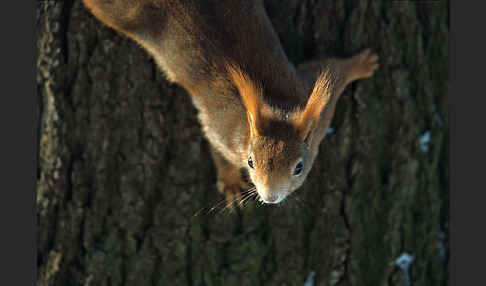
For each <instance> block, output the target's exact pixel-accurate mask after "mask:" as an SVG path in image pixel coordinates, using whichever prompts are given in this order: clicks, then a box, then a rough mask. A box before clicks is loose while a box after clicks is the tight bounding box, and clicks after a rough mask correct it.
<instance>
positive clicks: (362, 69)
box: [351, 49, 379, 79]
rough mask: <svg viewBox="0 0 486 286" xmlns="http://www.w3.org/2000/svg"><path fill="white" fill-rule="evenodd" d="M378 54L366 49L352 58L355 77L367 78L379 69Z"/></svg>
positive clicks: (353, 76) (352, 71)
mask: <svg viewBox="0 0 486 286" xmlns="http://www.w3.org/2000/svg"><path fill="white" fill-rule="evenodd" d="M378 67H379V64H378V55H377V54H375V53H371V50H370V49H366V50H364V51H362V52H361V53H359V54H358V55H356V56H354V57H353V58H352V59H351V74H352V78H353V79H360V78H367V77H370V76H372V75H373V73H374V72H375V71H376V70H377V69H378Z"/></svg>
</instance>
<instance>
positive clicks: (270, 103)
mask: <svg viewBox="0 0 486 286" xmlns="http://www.w3.org/2000/svg"><path fill="white" fill-rule="evenodd" d="M83 1H84V3H85V5H86V7H87V8H88V9H89V10H90V11H91V12H92V13H93V14H94V15H95V16H96V17H97V18H98V19H99V20H100V21H101V22H103V23H105V24H106V25H107V26H109V27H111V28H113V29H115V30H116V31H118V32H120V33H122V34H123V35H125V36H127V37H129V38H131V39H133V40H135V41H136V42H138V43H139V44H140V45H141V46H142V47H143V48H144V49H145V50H146V51H147V52H148V53H149V54H151V55H152V56H153V58H154V59H155V62H156V63H157V65H158V66H159V68H160V69H161V70H162V71H163V72H164V73H165V75H166V77H167V79H168V80H169V81H171V82H174V83H176V84H178V85H180V86H182V87H183V88H184V89H185V90H187V92H188V93H189V94H190V96H191V99H192V102H193V103H194V105H195V106H196V108H197V110H198V116H199V120H200V122H201V125H202V129H203V132H204V134H205V136H206V138H207V139H208V141H209V143H210V149H211V153H212V156H213V159H214V162H215V165H216V168H217V175H218V181H217V188H218V190H219V191H220V192H222V193H223V194H225V196H226V200H227V203H228V204H232V203H233V202H234V201H237V200H238V199H240V198H241V189H248V188H250V185H249V182H246V180H244V179H243V178H242V176H241V173H240V169H242V168H245V169H247V170H248V174H249V178H250V179H251V182H250V183H252V184H253V185H254V188H253V189H251V190H255V189H256V193H258V196H259V198H260V200H261V201H262V202H264V203H273V204H277V203H280V202H281V201H282V200H283V199H285V198H286V197H287V196H288V195H289V194H291V193H292V192H293V191H295V190H296V189H297V188H299V187H300V186H301V185H302V184H303V182H304V180H305V178H306V177H307V174H308V173H309V171H310V170H311V168H312V165H313V162H314V159H315V158H316V156H317V153H318V147H319V144H320V142H321V141H322V139H323V138H324V137H325V135H326V130H327V129H328V127H329V125H330V122H331V120H332V118H333V115H334V109H335V107H336V103H337V101H338V99H339V97H340V95H341V93H342V91H343V90H344V88H345V87H346V86H347V85H348V84H349V83H350V82H352V81H354V80H357V79H361V78H367V77H370V76H372V75H373V73H374V72H375V70H376V69H377V68H378V56H377V55H376V54H374V53H371V52H370V50H364V51H363V52H361V53H359V54H358V55H356V56H354V57H351V58H347V59H337V58H335V59H328V60H321V61H312V62H308V63H304V64H302V65H300V66H299V67H298V68H295V67H294V65H293V64H292V63H290V62H289V60H288V59H287V56H286V55H285V52H284V50H283V48H282V46H281V44H280V41H279V38H278V36H277V34H276V33H275V31H274V29H273V27H272V25H271V23H270V20H269V19H268V16H267V14H266V12H265V8H264V6H263V3H262V1H258V0H247V1H244V0H226V1H222V0H179V1H176V0H83Z"/></svg>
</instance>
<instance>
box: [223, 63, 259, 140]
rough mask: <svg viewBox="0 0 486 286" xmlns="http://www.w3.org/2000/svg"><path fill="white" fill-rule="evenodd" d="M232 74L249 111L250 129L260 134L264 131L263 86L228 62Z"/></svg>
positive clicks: (227, 67) (232, 78)
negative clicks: (262, 112) (262, 114)
mask: <svg viewBox="0 0 486 286" xmlns="http://www.w3.org/2000/svg"><path fill="white" fill-rule="evenodd" d="M226 69H227V70H228V72H229V74H230V78H231V80H232V81H233V84H234V85H235V86H236V88H237V89H238V92H239V93H240V97H241V101H242V102H243V105H244V106H245V108H246V111H247V112H248V123H249V125H250V131H251V133H252V134H253V135H259V134H261V133H262V124H263V122H262V120H261V119H262V118H261V110H260V108H261V104H262V102H261V97H262V88H261V86H259V85H258V84H256V83H255V82H254V81H252V80H251V79H250V78H249V77H248V75H246V74H245V73H243V72H242V71H241V69H240V68H238V67H236V66H235V65H231V64H228V65H227V66H226Z"/></svg>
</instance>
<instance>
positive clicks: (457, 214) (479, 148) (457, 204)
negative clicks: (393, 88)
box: [449, 1, 486, 285]
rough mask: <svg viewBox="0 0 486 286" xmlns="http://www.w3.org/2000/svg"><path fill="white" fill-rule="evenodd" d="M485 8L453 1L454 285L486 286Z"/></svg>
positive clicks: (450, 42)
mask: <svg viewBox="0 0 486 286" xmlns="http://www.w3.org/2000/svg"><path fill="white" fill-rule="evenodd" d="M473 3H474V5H476V6H473ZM480 6H481V7H480ZM484 6H485V3H484V2H483V1H474V2H473V1H470V2H467V3H466V2H465V1H464V2H460V3H459V1H451V2H450V28H451V29H450V36H449V47H450V49H449V63H450V65H449V78H450V93H449V114H450V117H449V128H450V146H451V147H450V157H449V158H450V166H449V170H450V172H449V173H450V218H451V220H450V227H449V229H450V245H449V247H450V252H451V255H450V262H449V278H450V279H449V281H450V283H449V284H450V285H482V284H483V283H484V281H485V278H484V276H485V274H486V273H485V266H486V259H485V258H484V256H485V255H486V247H485V246H484V244H485V243H486V235H485V234H484V233H485V231H484V228H485V227H484V226H485V225H486V223H485V222H484V218H485V217H486V215H485V212H484V210H485V209H486V206H485V204H486V200H485V199H484V192H485V190H486V186H485V184H484V182H483V179H484V178H485V177H486V174H485V170H486V168H485V164H486V162H484V159H486V156H485V150H484V148H485V147H486V140H485V136H484V134H485V133H486V127H485V122H486V120H485V118H484V117H485V113H486V112H485V111H484V109H485V107H486V105H485V103H484V102H485V97H486V92H485V91H484V90H485V86H484V83H485V78H484V74H485V68H484V64H485V63H486V59H485V56H484V53H485V52H486V45H485V44H484V43H485V41H484V40H485V39H484V38H485V35H486V30H485V29H484V27H485V26H486V24H485V18H486V16H485V11H486V10H485V9H484ZM481 281H482V282H481Z"/></svg>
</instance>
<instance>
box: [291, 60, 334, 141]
mask: <svg viewBox="0 0 486 286" xmlns="http://www.w3.org/2000/svg"><path fill="white" fill-rule="evenodd" d="M332 92H333V91H332V75H331V73H330V71H329V70H328V69H326V70H324V71H323V72H322V73H321V74H320V75H319V77H318V78H317V80H316V83H315V84H314V89H313V90H312V93H311V95H310V96H309V99H308V101H307V104H306V105H305V108H304V110H303V111H302V113H301V114H300V115H299V116H298V117H297V119H296V124H295V125H296V129H297V132H298V134H299V138H300V139H301V140H302V141H304V142H307V141H308V140H309V138H310V137H311V136H310V135H311V134H312V131H313V130H314V129H315V127H316V126H317V123H318V122H319V118H320V115H321V113H322V111H323V110H324V109H325V108H326V106H327V103H328V102H329V99H330V98H331V94H332Z"/></svg>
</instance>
